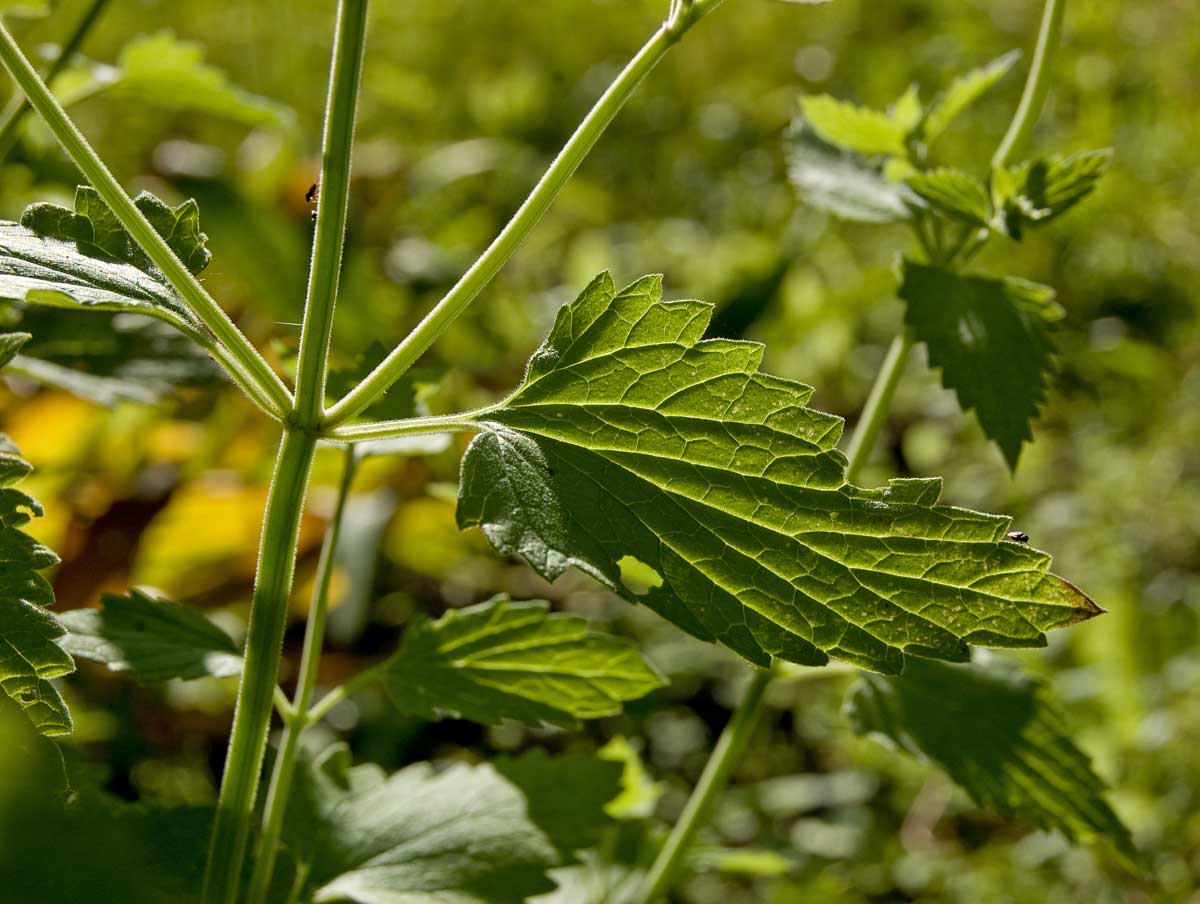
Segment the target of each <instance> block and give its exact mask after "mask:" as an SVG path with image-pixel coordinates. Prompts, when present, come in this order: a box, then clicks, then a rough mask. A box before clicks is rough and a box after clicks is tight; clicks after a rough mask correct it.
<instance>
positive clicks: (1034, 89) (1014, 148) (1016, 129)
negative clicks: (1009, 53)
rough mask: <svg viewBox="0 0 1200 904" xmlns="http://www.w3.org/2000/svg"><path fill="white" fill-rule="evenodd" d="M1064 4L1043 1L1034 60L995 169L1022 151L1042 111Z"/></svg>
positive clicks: (995, 158)
mask: <svg viewBox="0 0 1200 904" xmlns="http://www.w3.org/2000/svg"><path fill="white" fill-rule="evenodd" d="M1066 5H1067V4H1066V0H1046V6H1045V7H1044V8H1043V10H1042V24H1041V27H1040V28H1039V29H1038V37H1037V46H1036V47H1035V48H1034V51H1033V63H1032V64H1031V65H1030V67H1029V76H1028V77H1027V78H1026V79H1025V89H1024V91H1022V92H1021V102H1020V103H1019V104H1018V105H1017V112H1016V115H1015V116H1013V120H1012V122H1011V123H1010V124H1009V126H1008V131H1007V132H1006V133H1005V134H1004V139H1003V140H1002V141H1001V142H1000V146H999V147H998V148H996V153H995V154H994V155H993V156H992V166H993V167H995V168H997V169H999V168H1000V167H1002V166H1004V165H1005V164H1006V163H1008V162H1009V161H1010V160H1011V159H1012V158H1013V156H1014V155H1015V154H1018V153H1020V152H1021V151H1022V150H1024V148H1025V145H1026V143H1028V141H1029V136H1030V134H1031V133H1032V132H1033V126H1034V124H1035V123H1036V122H1037V118H1038V115H1039V114H1040V113H1041V112H1042V105H1043V104H1044V103H1045V101H1046V94H1047V92H1049V90H1050V70H1051V68H1052V67H1053V65H1054V55H1055V52H1056V51H1057V50H1058V39H1059V35H1060V34H1061V33H1062V22H1063V11H1064V10H1065V8H1066Z"/></svg>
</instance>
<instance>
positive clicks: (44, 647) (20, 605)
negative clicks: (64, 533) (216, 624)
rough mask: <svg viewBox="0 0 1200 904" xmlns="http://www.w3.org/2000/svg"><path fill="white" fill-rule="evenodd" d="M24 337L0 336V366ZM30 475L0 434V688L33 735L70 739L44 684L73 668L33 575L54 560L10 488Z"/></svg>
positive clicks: (31, 509) (65, 715)
mask: <svg viewBox="0 0 1200 904" xmlns="http://www.w3.org/2000/svg"><path fill="white" fill-rule="evenodd" d="M25 338H28V337H27V336H25V335H24V334H20V333H17V334H13V333H9V334H5V335H4V336H3V337H0V367H2V366H3V365H4V364H5V363H7V361H8V360H9V359H11V358H12V356H13V355H14V354H15V353H16V351H17V350H18V349H19V348H20V347H21V344H22V342H23V341H24V339H25ZM31 470H32V468H31V467H30V465H29V463H28V462H26V461H25V460H24V459H22V458H21V452H20V450H19V449H18V448H17V447H16V446H14V445H13V444H12V443H11V442H10V441H9V439H8V437H7V436H5V435H4V434H3V433H0V689H3V691H4V693H5V694H7V695H8V696H9V697H11V698H12V699H13V700H14V701H15V702H16V703H17V704H18V705H19V706H20V707H21V708H22V709H23V710H24V711H25V714H26V715H27V716H28V717H29V718H30V720H31V721H32V722H33V724H34V725H35V726H36V727H37V729H38V731H40V732H41V733H42V734H45V735H49V736H57V735H65V734H70V732H71V714H70V712H69V711H68V709H67V705H66V704H65V703H64V702H63V699H62V696H61V695H60V694H59V692H58V691H57V690H56V689H55V687H54V685H52V684H51V683H50V679H52V678H59V677H61V676H63V675H66V674H69V673H70V672H73V671H74V670H75V663H74V661H73V660H72V659H71V657H70V656H69V655H68V654H67V653H65V652H64V651H63V650H61V649H59V647H58V646H57V645H56V644H55V643H54V641H55V639H56V638H58V637H60V636H61V635H62V633H63V627H62V625H61V624H59V622H58V620H57V619H56V618H55V617H54V616H53V615H51V614H50V613H49V612H47V611H46V610H45V608H43V607H45V606H50V605H52V604H53V603H54V591H53V589H51V587H50V583H49V582H48V581H47V580H46V579H45V578H44V577H42V576H41V575H40V574H39V573H38V572H39V571H41V570H42V569H44V568H49V567H50V566H51V565H55V564H57V563H58V556H56V555H55V554H54V553H53V552H51V551H50V550H49V549H47V548H46V547H45V546H43V545H42V544H41V543H38V542H37V541H36V540H34V539H33V538H32V537H30V536H29V535H28V534H27V533H25V532H24V531H23V530H22V529H21V528H22V527H24V526H25V525H26V524H28V523H29V521H30V520H31V519H32V518H35V517H40V516H41V514H42V507H41V505H39V504H38V502H37V501H36V500H34V499H33V498H32V497H30V496H28V495H26V494H25V493H23V492H21V491H20V490H18V489H16V484H18V483H19V482H20V481H21V480H22V479H23V478H24V477H25V476H26V475H27V474H29V472H30V471H31Z"/></svg>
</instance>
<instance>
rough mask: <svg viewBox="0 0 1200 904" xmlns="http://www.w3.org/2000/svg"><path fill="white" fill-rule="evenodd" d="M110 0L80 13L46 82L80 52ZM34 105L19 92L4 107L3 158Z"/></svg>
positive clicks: (0, 124) (0, 128)
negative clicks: (31, 105) (30, 104)
mask: <svg viewBox="0 0 1200 904" xmlns="http://www.w3.org/2000/svg"><path fill="white" fill-rule="evenodd" d="M108 4H109V0H92V2H91V3H90V4H89V5H88V8H87V9H85V10H84V11H83V15H82V16H80V17H79V21H78V22H76V23H75V28H74V29H73V30H72V31H71V34H70V35H68V36H67V39H66V40H65V41H64V42H63V45H62V49H61V50H59V52H58V56H56V57H55V58H54V62H52V63H51V64H50V65H49V66H48V67H47V68H46V74H45V75H44V76H43V78H44V79H45V81H46V83H47V84H49V83H50V82H52V81H54V78H55V76H57V75H58V74H59V73H60V72H62V71H63V69H65V68H66V66H67V64H68V63H69V62H71V59H72V58H73V57H74V56H75V54H76V53H78V52H79V48H80V47H81V46H82V45H83V42H84V40H85V39H86V38H87V36H88V33H89V32H90V31H91V30H92V26H93V25H95V24H96V21H97V20H98V19H99V18H100V14H101V13H102V12H104V7H106V6H108ZM30 109H32V108H31V107H30V106H29V100H28V99H27V98H26V97H25V95H24V94H21V93H19V92H18V93H17V94H14V95H13V98H12V100H11V101H9V103H8V106H7V107H5V108H4V112H3V113H0V160H3V159H4V158H5V157H7V156H8V152H9V151H10V150H12V146H13V145H14V144H16V141H17V128H18V127H19V126H20V125H21V122H22V121H23V120H24V119H25V114H27V113H28V112H29V111H30Z"/></svg>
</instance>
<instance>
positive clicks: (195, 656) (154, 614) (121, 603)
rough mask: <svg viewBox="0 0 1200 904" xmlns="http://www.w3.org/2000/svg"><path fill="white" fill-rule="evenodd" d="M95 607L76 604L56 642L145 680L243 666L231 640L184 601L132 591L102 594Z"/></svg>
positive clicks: (228, 671) (219, 673)
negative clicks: (116, 594) (61, 635)
mask: <svg viewBox="0 0 1200 904" xmlns="http://www.w3.org/2000/svg"><path fill="white" fill-rule="evenodd" d="M100 602H101V606H102V608H100V609H76V610H74V611H73V612H67V613H64V614H63V615H62V616H61V617H60V619H59V620H60V621H61V622H62V624H63V626H64V627H66V629H67V634H66V636H64V637H62V638H60V639H59V641H58V644H59V646H61V647H62V648H63V649H64V650H66V651H67V652H69V653H72V654H74V655H75V656H78V657H80V658H81V659H91V660H93V661H95V662H102V663H104V664H105V665H107V666H108V667H109V668H110V669H111V670H112V671H114V672H131V673H132V674H133V676H134V677H135V678H137V680H138V681H140V682H142V683H144V684H160V683H162V682H164V681H169V680H171V679H172V678H184V679H187V678H201V677H204V676H205V675H212V676H214V677H217V678H224V677H227V676H229V675H236V674H238V673H239V672H240V671H241V669H242V657H241V654H240V653H239V652H238V648H237V645H236V644H235V643H234V642H233V639H232V638H231V637H230V636H229V635H228V634H226V633H225V632H224V631H222V630H221V629H220V628H218V627H217V626H216V625H214V624H213V623H212V622H211V621H209V620H208V619H207V618H205V617H204V616H203V615H202V614H201V613H199V612H197V611H196V610H195V609H192V608H191V607H189V606H185V605H183V604H182V603H175V602H171V601H169V600H159V599H154V598H153V597H151V596H150V595H148V594H146V593H144V592H142V591H139V590H131V591H130V592H129V595H128V596H112V595H107V594H106V595H105V596H103V597H102V598H101V601H100Z"/></svg>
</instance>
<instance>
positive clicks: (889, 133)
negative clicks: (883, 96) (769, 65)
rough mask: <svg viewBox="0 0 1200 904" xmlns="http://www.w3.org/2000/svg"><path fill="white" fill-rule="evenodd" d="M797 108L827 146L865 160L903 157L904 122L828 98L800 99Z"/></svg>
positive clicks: (826, 96) (878, 112)
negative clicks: (850, 152)
mask: <svg viewBox="0 0 1200 904" xmlns="http://www.w3.org/2000/svg"><path fill="white" fill-rule="evenodd" d="M800 108H801V110H803V111H804V118H805V120H806V121H807V122H808V124H809V125H810V126H812V128H813V130H814V131H815V132H816V133H817V134H818V135H820V136H821V138H823V139H824V140H825V141H827V142H829V143H830V144H833V145H836V146H837V147H840V148H845V149H846V150H848V151H855V152H857V153H859V154H866V155H868V156H876V155H883V156H895V157H903V156H904V155H905V154H906V150H905V147H904V138H905V134H906V130H905V128H904V123H903V121H897V120H896V119H893V118H892V117H890V116H888V115H887V114H886V113H883V112H881V111H879V110H872V109H870V108H869V107H860V106H858V105H857V104H852V103H849V102H848V101H844V100H838V99H837V98H836V97H830V96H829V95H828V94H818V95H814V96H811V97H805V98H801V100H800Z"/></svg>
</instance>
